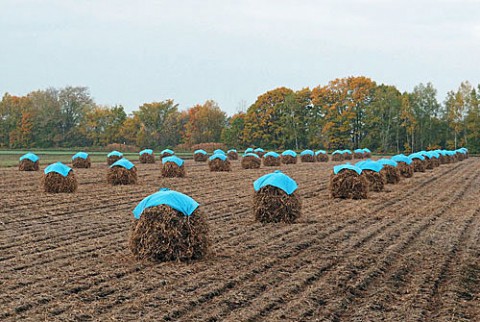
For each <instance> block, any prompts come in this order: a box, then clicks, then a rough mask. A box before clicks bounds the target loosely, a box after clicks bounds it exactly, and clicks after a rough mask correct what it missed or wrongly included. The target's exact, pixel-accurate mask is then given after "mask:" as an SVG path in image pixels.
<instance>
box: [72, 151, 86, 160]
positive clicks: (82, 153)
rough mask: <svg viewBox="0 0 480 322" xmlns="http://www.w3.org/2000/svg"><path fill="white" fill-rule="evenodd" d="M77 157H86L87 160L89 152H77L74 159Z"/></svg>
mask: <svg viewBox="0 0 480 322" xmlns="http://www.w3.org/2000/svg"><path fill="white" fill-rule="evenodd" d="M77 158H80V159H84V160H86V159H87V158H88V153H86V152H77V153H76V154H75V155H74V156H73V157H72V160H75V159H77Z"/></svg>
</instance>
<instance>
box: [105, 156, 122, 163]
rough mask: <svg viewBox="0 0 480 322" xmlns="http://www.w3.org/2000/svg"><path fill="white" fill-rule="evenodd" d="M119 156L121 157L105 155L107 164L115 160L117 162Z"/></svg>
mask: <svg viewBox="0 0 480 322" xmlns="http://www.w3.org/2000/svg"><path fill="white" fill-rule="evenodd" d="M121 158H123V157H119V156H116V155H112V156H110V157H107V164H108V165H112V164H114V163H115V162H117V161H118V160H120V159H121Z"/></svg>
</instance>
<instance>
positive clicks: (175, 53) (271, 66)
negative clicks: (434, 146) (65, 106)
mask: <svg viewBox="0 0 480 322" xmlns="http://www.w3.org/2000/svg"><path fill="white" fill-rule="evenodd" d="M0 43H1V49H0V93H1V94H3V93H4V92H9V93H11V94H16V95H24V94H27V93H28V92H30V91H32V90H36V89H44V88H47V87H50V86H53V87H64V86H67V85H72V86H77V85H78V86H88V87H89V88H90V92H91V94H92V96H93V97H94V98H95V101H96V102H97V103H99V104H107V105H113V104H122V105H124V106H125V108H126V109H127V111H132V110H134V109H137V108H138V106H139V105H141V104H143V103H144V102H151V101H159V100H164V99H168V98H173V99H174V100H175V101H176V102H177V103H179V104H180V107H181V109H185V108H188V107H190V106H192V105H194V104H196V103H203V102H204V101H205V100H207V99H214V100H216V101H217V102H218V103H219V105H220V107H221V108H222V109H223V110H225V111H226V112H227V113H228V114H233V113H234V112H235V110H236V109H237V107H238V106H239V104H240V102H241V101H245V102H246V105H247V106H249V105H250V104H252V103H253V102H254V101H255V99H256V97H257V96H258V95H260V94H262V93H264V92H265V91H267V90H270V89H273V88H276V87H279V86H287V87H290V88H292V89H300V88H302V87H306V86H309V87H311V88H313V87H315V86H317V85H319V84H321V85H324V84H326V83H327V82H328V81H329V80H332V79H335V78H338V77H346V76H351V75H355V76H357V75H364V76H367V77H370V78H372V79H373V80H375V81H376V82H378V83H382V82H383V83H387V84H392V85H395V86H397V87H398V88H399V89H400V90H401V91H405V90H408V91H411V90H412V89H413V87H414V86H415V85H416V84H418V83H420V82H423V83H426V82H429V81H431V82H433V84H434V86H435V87H436V88H437V89H438V91H439V97H438V98H439V100H440V101H443V100H444V97H445V94H446V92H447V91H448V90H451V89H456V88H457V87H458V86H459V84H460V82H461V81H463V80H469V81H470V82H471V83H473V84H474V85H476V84H478V83H480V1H477V0H470V1H467V0H458V1H456V0H448V1H447V0H443V1H442V0H418V1H400V0H399V1H393V0H392V1H390V0H345V1H341V0H328V1H320V0H319V1H313V0H312V1H306V0H297V1H293V0H292V1H285V0H268V1H261V0H258V1H254V0H251V1H250V0H249V1H241V0H238V1H227V0H215V1H193V0H189V1H181V0H178V1H155V0H139V1H131V0H83V1H81V0H0Z"/></svg>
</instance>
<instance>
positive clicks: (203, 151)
mask: <svg viewBox="0 0 480 322" xmlns="http://www.w3.org/2000/svg"><path fill="white" fill-rule="evenodd" d="M197 153H198V154H204V155H205V154H207V151H205V150H202V149H200V150H195V152H193V154H197Z"/></svg>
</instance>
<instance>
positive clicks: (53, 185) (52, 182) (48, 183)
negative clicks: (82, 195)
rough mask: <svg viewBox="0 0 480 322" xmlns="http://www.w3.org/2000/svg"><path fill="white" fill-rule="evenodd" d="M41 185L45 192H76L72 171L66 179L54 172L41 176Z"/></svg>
mask: <svg viewBox="0 0 480 322" xmlns="http://www.w3.org/2000/svg"><path fill="white" fill-rule="evenodd" d="M42 185H43V188H44V190H45V192H50V193H61V192H66V193H72V192H75V191H76V190H77V187H78V183H77V178H75V174H74V173H73V171H70V172H69V173H68V175H67V176H66V177H64V176H62V175H61V174H59V173H56V172H50V173H48V174H43V176H42Z"/></svg>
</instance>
